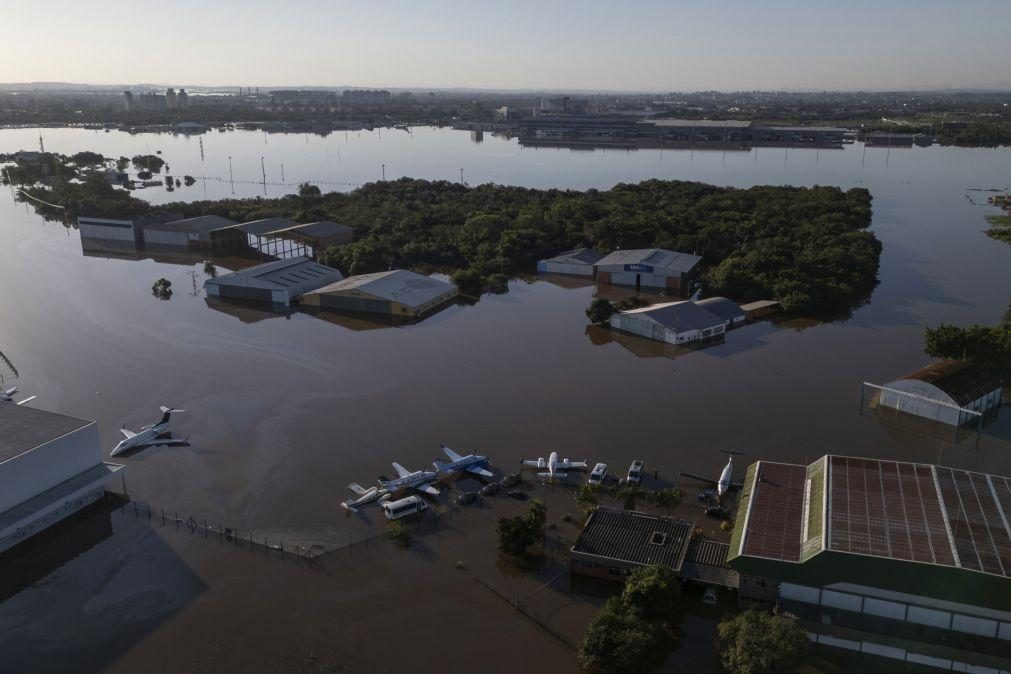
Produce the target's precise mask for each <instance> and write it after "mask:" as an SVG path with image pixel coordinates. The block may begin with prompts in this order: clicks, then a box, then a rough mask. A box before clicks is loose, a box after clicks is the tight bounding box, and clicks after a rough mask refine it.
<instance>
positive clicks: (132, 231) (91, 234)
mask: <svg viewBox="0 0 1011 674" xmlns="http://www.w3.org/2000/svg"><path fill="white" fill-rule="evenodd" d="M180 215H181V214H180V213H161V212H155V213H145V214H143V215H136V216H134V217H131V218H98V217H92V216H86V215H82V216H79V217H78V218H77V229H78V231H79V232H80V233H81V238H87V239H90V240H93V241H103V242H106V243H107V244H108V245H109V247H110V248H116V247H119V248H137V247H138V246H142V245H143V244H144V232H145V230H146V229H147V228H148V227H153V226H156V225H159V224H161V223H165V222H170V221H172V220H177V219H178V218H179V217H180Z"/></svg>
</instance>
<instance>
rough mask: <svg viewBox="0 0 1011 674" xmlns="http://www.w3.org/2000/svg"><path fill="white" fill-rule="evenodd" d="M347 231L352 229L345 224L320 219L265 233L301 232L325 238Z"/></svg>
mask: <svg viewBox="0 0 1011 674" xmlns="http://www.w3.org/2000/svg"><path fill="white" fill-rule="evenodd" d="M349 231H354V230H353V229H352V228H351V227H348V226H347V225H342V224H340V223H339V222H331V221H330V220H320V221H319V222H310V223H307V224H305V225H293V226H291V227H285V228H283V229H275V230H274V231H272V232H267V233H268V234H271V235H280V234H302V235H304V236H310V237H314V238H317V239H325V238H327V237H331V236H336V235H338V234H344V233H345V232H349Z"/></svg>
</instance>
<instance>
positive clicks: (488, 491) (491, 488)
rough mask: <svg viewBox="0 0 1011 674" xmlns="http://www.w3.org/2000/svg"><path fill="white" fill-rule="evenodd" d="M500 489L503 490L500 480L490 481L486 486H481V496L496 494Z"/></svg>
mask: <svg viewBox="0 0 1011 674" xmlns="http://www.w3.org/2000/svg"><path fill="white" fill-rule="evenodd" d="M500 491H502V485H501V484H499V483H498V482H489V483H488V484H486V485H485V486H483V487H481V496H494V495H495V494H497V493H499V492H500Z"/></svg>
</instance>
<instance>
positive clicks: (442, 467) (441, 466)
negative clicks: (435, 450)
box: [432, 459, 449, 473]
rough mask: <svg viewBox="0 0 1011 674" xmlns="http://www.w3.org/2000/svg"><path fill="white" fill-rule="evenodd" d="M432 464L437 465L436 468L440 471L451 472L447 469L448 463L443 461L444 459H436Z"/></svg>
mask: <svg viewBox="0 0 1011 674" xmlns="http://www.w3.org/2000/svg"><path fill="white" fill-rule="evenodd" d="M432 465H433V466H435V470H436V471H438V472H440V473H447V472H449V471H447V470H446V469H445V468H446V465H447V464H445V463H443V462H442V461H439V460H438V459H436V460H435V461H433V462H432Z"/></svg>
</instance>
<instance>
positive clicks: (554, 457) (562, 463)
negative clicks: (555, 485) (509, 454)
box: [520, 452, 587, 480]
mask: <svg viewBox="0 0 1011 674" xmlns="http://www.w3.org/2000/svg"><path fill="white" fill-rule="evenodd" d="M520 463H521V464H523V465H524V466H530V467H532V468H540V469H542V471H543V469H544V468H547V471H543V472H540V473H537V477H544V478H547V479H549V480H553V479H555V478H556V477H567V476H568V473H566V472H565V471H567V470H572V469H579V468H586V467H587V463H586V461H585V460H583V461H569V460H568V459H559V458H558V452H551V454H550V455H548V460H547V461H545V460H544V457H543V456H542V457H540V458H538V459H520Z"/></svg>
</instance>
